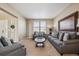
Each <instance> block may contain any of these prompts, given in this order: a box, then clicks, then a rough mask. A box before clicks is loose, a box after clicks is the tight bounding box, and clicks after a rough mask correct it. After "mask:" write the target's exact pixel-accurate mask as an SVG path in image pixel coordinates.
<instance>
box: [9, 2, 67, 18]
mask: <svg viewBox="0 0 79 59" xmlns="http://www.w3.org/2000/svg"><path fill="white" fill-rule="evenodd" d="M10 5H11V6H13V7H14V8H15V9H16V10H17V11H18V12H19V13H20V14H22V15H23V16H24V17H26V18H32V19H39V18H54V17H55V16H57V15H58V14H59V13H60V12H61V11H63V9H64V8H66V7H67V6H68V5H69V3H10Z"/></svg>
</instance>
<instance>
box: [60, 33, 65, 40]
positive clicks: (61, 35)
mask: <svg viewBox="0 0 79 59" xmlns="http://www.w3.org/2000/svg"><path fill="white" fill-rule="evenodd" d="M63 36H64V33H63V32H59V40H60V41H63Z"/></svg>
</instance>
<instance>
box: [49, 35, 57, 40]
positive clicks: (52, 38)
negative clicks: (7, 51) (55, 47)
mask: <svg viewBox="0 0 79 59" xmlns="http://www.w3.org/2000/svg"><path fill="white" fill-rule="evenodd" d="M48 38H49V39H51V40H58V38H55V37H52V36H48Z"/></svg>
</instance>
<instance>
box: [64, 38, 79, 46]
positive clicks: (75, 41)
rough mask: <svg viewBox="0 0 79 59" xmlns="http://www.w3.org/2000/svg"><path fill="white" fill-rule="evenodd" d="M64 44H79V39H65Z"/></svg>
mask: <svg viewBox="0 0 79 59" xmlns="http://www.w3.org/2000/svg"><path fill="white" fill-rule="evenodd" d="M63 44H64V45H68V44H79V39H74V40H68V41H63Z"/></svg>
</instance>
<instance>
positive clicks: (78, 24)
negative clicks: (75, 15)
mask: <svg viewBox="0 0 79 59" xmlns="http://www.w3.org/2000/svg"><path fill="white" fill-rule="evenodd" d="M77 27H79V19H78V23H77Z"/></svg>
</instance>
